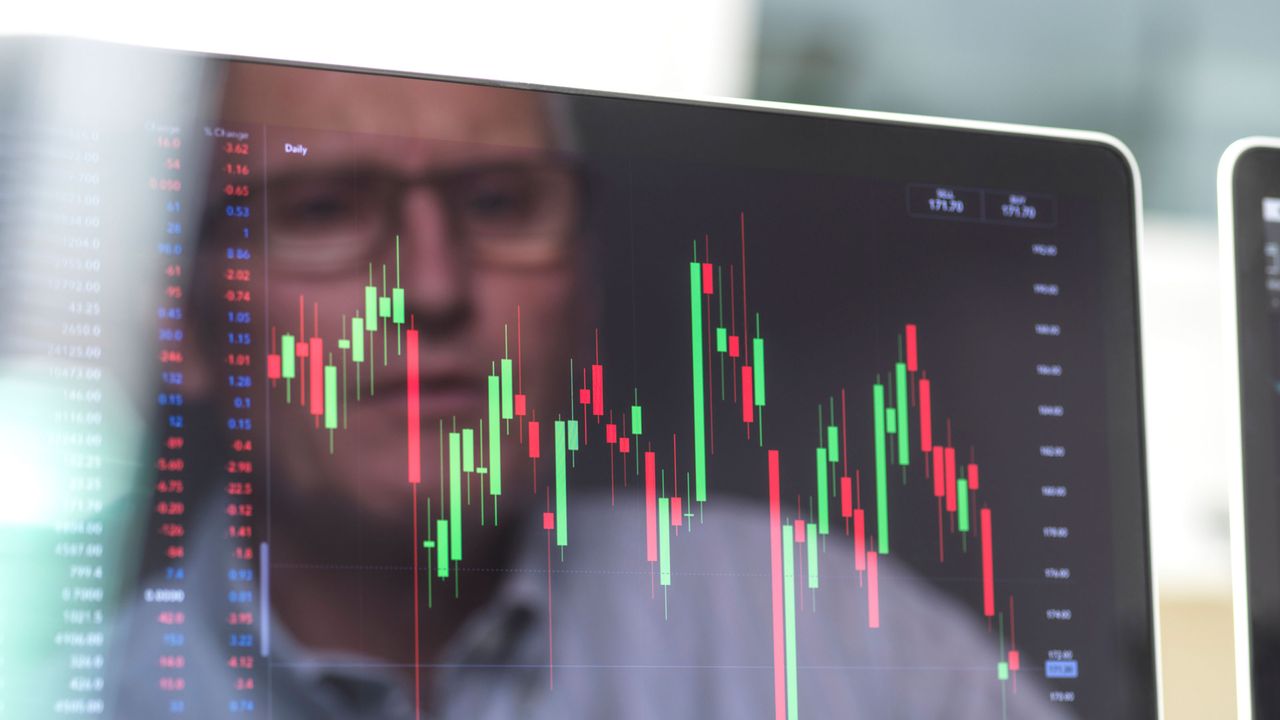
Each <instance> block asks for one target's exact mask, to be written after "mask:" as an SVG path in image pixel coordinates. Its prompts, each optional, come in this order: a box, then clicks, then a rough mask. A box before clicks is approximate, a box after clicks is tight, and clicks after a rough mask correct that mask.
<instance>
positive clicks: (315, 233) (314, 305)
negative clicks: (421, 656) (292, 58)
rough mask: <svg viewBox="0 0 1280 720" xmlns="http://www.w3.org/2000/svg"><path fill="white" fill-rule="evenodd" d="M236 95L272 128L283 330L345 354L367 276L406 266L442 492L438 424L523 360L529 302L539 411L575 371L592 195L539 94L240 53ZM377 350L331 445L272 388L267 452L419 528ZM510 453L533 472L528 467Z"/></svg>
mask: <svg viewBox="0 0 1280 720" xmlns="http://www.w3.org/2000/svg"><path fill="white" fill-rule="evenodd" d="M226 108H227V110H226V113H225V114H226V116H227V117H228V118H229V119H231V120H232V121H234V120H235V119H237V118H246V119H248V118H253V119H254V120H256V121H258V122H265V123H266V124H267V126H268V127H267V129H266V132H265V138H264V139H262V140H260V141H259V142H260V143H261V144H262V145H263V148H262V149H263V151H265V154H266V158H267V161H266V168H267V169H266V175H265V177H264V178H257V179H256V180H257V182H256V184H255V186H254V187H256V188H257V189H256V192H258V193H262V194H263V197H262V198H259V199H260V200H261V201H262V202H263V203H264V206H265V208H266V212H267V229H268V237H267V241H268V263H269V285H268V287H267V290H266V292H267V294H268V307H269V308H270V311H269V323H270V326H271V328H273V330H274V332H275V333H276V334H281V333H285V332H289V333H293V334H295V335H302V336H311V335H314V334H315V330H316V328H318V329H319V334H320V335H321V336H322V337H324V338H326V342H328V343H330V344H329V345H328V346H327V347H328V348H333V345H332V343H334V342H335V341H336V339H337V338H339V337H342V336H343V328H344V327H349V324H350V318H352V317H353V316H357V315H363V313H364V297H365V286H366V285H368V284H370V277H371V275H372V277H373V284H374V285H376V286H377V287H378V288H379V292H381V291H382V288H383V287H384V279H383V278H384V276H383V268H384V266H385V268H386V280H385V282H386V285H385V286H386V287H388V288H390V287H395V286H396V282H397V281H396V274H397V271H398V273H399V283H400V285H401V286H402V287H403V288H404V289H405V298H406V300H405V310H406V320H407V322H406V325H407V324H408V322H412V324H413V325H414V327H416V328H417V329H418V330H419V332H420V334H421V343H420V347H421V365H422V370H421V373H420V377H421V396H422V423H421V424H422V444H423V448H424V454H423V465H424V469H425V472H426V474H427V478H426V481H427V482H428V483H430V484H429V485H428V487H432V488H433V489H434V487H435V484H434V483H432V482H431V481H432V480H434V479H435V478H433V476H434V475H435V472H436V469H437V468H438V467H439V463H438V458H437V455H438V450H437V449H438V448H439V447H440V446H441V437H440V427H441V423H443V425H444V428H445V431H446V432H448V430H449V429H450V428H451V427H452V425H453V423H454V420H455V418H456V421H457V423H458V427H463V426H470V427H478V425H479V421H480V419H481V416H482V414H484V412H485V410H486V404H487V395H486V392H487V384H486V383H487V376H488V375H489V374H490V372H491V370H492V367H493V363H494V362H496V361H497V359H498V358H501V357H503V356H504V352H509V353H510V354H509V357H512V358H515V357H516V342H517V308H518V309H519V326H520V327H519V331H520V340H521V342H520V353H519V354H520V372H519V377H518V382H519V384H520V386H521V387H520V390H521V391H522V392H523V393H524V394H525V395H527V396H528V400H529V406H530V407H531V408H533V407H539V406H544V407H545V406H546V402H547V401H548V400H550V397H551V394H550V388H551V385H552V383H553V382H554V380H556V379H559V378H562V377H563V376H564V374H565V373H566V372H567V369H562V368H561V363H562V362H563V361H564V359H565V358H566V357H567V355H566V349H567V348H569V347H570V346H571V345H572V342H573V335H574V328H575V327H576V326H577V325H578V324H579V322H578V321H577V318H578V317H579V314H580V313H581V310H580V309H579V308H577V303H575V302H574V301H575V299H577V298H579V297H580V295H581V292H580V288H579V273H578V272H577V268H578V267H579V266H580V263H579V261H577V260H576V259H575V258H576V257H577V255H578V252H577V251H578V248H577V246H576V243H577V233H576V230H577V228H576V220H577V215H578V210H579V208H578V203H579V199H578V187H577V182H576V179H575V176H574V173H573V172H572V170H571V169H570V167H569V166H568V165H567V164H566V163H565V162H564V161H563V160H562V159H560V156H559V155H558V154H557V153H556V152H555V151H556V148H555V147H554V140H553V133H552V127H551V123H550V118H549V116H548V113H547V109H546V107H545V105H543V104H542V103H541V102H540V101H539V99H538V97H537V96H535V95H533V94H531V93H524V92H520V91H514V90H506V89H496V88H483V87H474V86H465V85H454V84H446V83H425V82H421V81H409V80H404V79H399V78H385V77H376V76H362V75H354V74H339V73H317V72H314V71H309V72H301V73H300V72H298V71H295V70H291V69H288V68H271V67H239V66H237V67H235V68H233V69H232V72H231V76H230V79H229V84H228V95H227V100H226ZM307 128H342V129H343V131H344V132H341V133H337V132H331V131H328V130H323V131H317V130H310V129H307ZM286 143H288V144H289V148H286V147H285V144H286ZM301 148H305V154H303V152H302V150H301ZM397 238H398V243H397ZM300 298H301V300H300ZM344 323H345V324H344ZM300 325H301V326H302V327H300ZM504 348H509V350H505V351H504ZM367 352H368V353H369V357H368V358H367V359H366V362H365V364H364V366H363V367H361V368H358V369H357V368H355V366H354V365H350V366H349V368H348V373H349V374H348V385H349V388H348V395H349V397H353V396H354V389H353V388H351V387H350V385H352V384H353V383H354V382H355V379H354V377H355V374H356V373H357V372H358V373H361V374H362V379H361V382H362V386H363V392H362V398H363V399H362V400H361V401H360V402H349V404H348V406H347V412H346V417H345V424H346V427H345V429H340V430H338V431H337V433H336V438H337V440H336V443H335V451H334V452H333V453H332V454H330V452H329V437H328V433H327V432H325V431H322V430H318V429H317V428H316V426H315V423H314V421H313V419H312V418H311V416H309V415H308V414H307V413H306V412H305V410H304V409H303V408H300V407H289V406H283V403H280V402H279V399H280V398H279V397H278V396H277V397H276V398H274V399H273V407H274V408H276V409H275V410H273V421H272V432H273V433H274V434H275V436H274V437H273V441H272V445H273V448H274V451H273V458H272V463H273V466H274V468H275V469H276V471H277V472H278V473H283V474H284V476H285V478H287V482H288V483H289V484H290V494H291V495H294V496H301V497H303V498H304V503H305V502H306V501H307V500H313V501H318V502H321V503H330V504H335V505H338V506H343V507H346V508H349V509H354V508H352V505H353V504H354V506H355V507H356V508H359V509H360V510H361V511H362V512H363V513H364V514H365V515H366V516H369V515H372V516H373V517H374V518H377V519H383V520H385V521H387V522H405V521H407V515H406V513H405V512H404V500H405V497H406V493H405V490H406V488H405V484H406V482H407V481H406V444H407V440H406V425H407V403H406V392H407V383H406V364H405V361H404V358H403V356H400V355H398V354H397V352H396V343H395V336H394V333H393V334H392V335H391V337H390V343H389V345H388V353H387V355H386V356H385V357H384V354H383V349H382V343H381V342H376V343H373V344H372V346H371V347H369V348H368V349H367ZM334 357H335V358H339V357H340V356H339V355H337V354H335V355H334ZM384 362H385V364H384ZM370 363H372V367H373V375H374V385H375V390H376V393H375V395H374V396H373V398H372V399H370V398H369V397H368V380H369V378H368V371H369V369H370V368H369V364H370ZM295 402H296V398H295ZM513 450H514V448H513ZM507 457H514V456H513V455H511V454H508V455H507ZM507 467H509V468H510V470H508V471H507V472H508V473H509V474H512V475H513V476H516V474H517V473H519V467H520V466H519V465H517V464H516V463H514V462H512V463H509V464H507ZM513 490H514V488H513ZM505 494H507V495H511V496H513V499H515V498H518V497H520V496H522V495H523V493H516V492H509V493H505ZM509 502H510V500H506V499H504V503H509Z"/></svg>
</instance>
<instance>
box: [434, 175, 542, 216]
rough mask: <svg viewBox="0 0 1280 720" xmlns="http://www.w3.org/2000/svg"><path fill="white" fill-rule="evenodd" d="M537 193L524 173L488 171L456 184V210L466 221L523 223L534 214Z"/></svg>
mask: <svg viewBox="0 0 1280 720" xmlns="http://www.w3.org/2000/svg"><path fill="white" fill-rule="evenodd" d="M537 198H538V190H537V187H536V185H535V183H534V182H533V181H532V179H531V178H530V177H529V176H528V174H527V173H524V172H520V171H518V170H508V171H499V172H489V173H484V174H481V175H476V176H473V177H470V178H467V179H465V180H463V181H461V182H459V184H458V186H457V187H455V188H454V193H453V200H454V202H455V203H456V205H455V207H456V209H457V210H458V212H460V213H461V214H462V217H463V218H464V219H465V221H466V222H468V223H471V224H482V225H484V226H507V225H517V224H519V223H523V222H526V221H527V220H528V219H529V218H530V217H531V216H532V215H533V214H534V213H535V212H536V206H537Z"/></svg>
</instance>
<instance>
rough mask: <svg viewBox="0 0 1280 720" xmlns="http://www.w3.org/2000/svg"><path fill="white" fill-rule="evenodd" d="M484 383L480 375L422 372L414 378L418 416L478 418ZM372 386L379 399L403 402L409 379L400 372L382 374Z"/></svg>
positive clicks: (466, 420) (483, 398) (406, 395)
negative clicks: (418, 405)
mask: <svg viewBox="0 0 1280 720" xmlns="http://www.w3.org/2000/svg"><path fill="white" fill-rule="evenodd" d="M484 387H485V386H484V383H483V382H482V381H481V379H480V378H476V377H472V376H469V375H464V374H462V373H424V374H422V375H421V376H419V381H418V395H419V397H420V398H421V400H420V407H421V411H422V417H424V418H431V419H433V420H435V419H449V418H454V417H456V418H458V419H459V420H460V421H463V422H469V421H471V420H472V419H479V418H480V415H481V414H482V412H483V410H484V400H485V396H484ZM374 390H375V392H374V396H375V398H376V400H377V401H379V402H397V403H404V404H406V406H407V402H408V394H409V383H408V379H407V378H406V377H404V376H399V377H392V378H386V379H385V380H383V381H381V382H379V383H377V384H376V385H375V386H374Z"/></svg>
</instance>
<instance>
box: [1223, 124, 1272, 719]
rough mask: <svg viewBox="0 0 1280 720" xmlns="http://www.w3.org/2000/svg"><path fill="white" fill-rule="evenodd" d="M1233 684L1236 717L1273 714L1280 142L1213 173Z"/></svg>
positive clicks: (1231, 155) (1263, 144)
mask: <svg viewBox="0 0 1280 720" xmlns="http://www.w3.org/2000/svg"><path fill="white" fill-rule="evenodd" d="M1218 221H1219V229H1220V243H1219V244H1220V249H1221V265H1222V287H1223V309H1224V313H1223V327H1224V330H1225V334H1224V345H1225V347H1226V351H1227V352H1226V357H1227V362H1226V368H1225V370H1226V377H1227V387H1226V388H1225V390H1224V393H1223V395H1224V397H1225V398H1226V402H1227V408H1228V412H1227V417H1226V426H1227V428H1228V439H1227V449H1228V453H1229V461H1228V464H1227V469H1228V477H1229V480H1230V486H1231V498H1230V509H1231V549H1232V579H1233V584H1234V600H1235V627H1236V679H1237V695H1238V697H1239V698H1240V700H1239V705H1240V716H1241V717H1253V716H1254V715H1256V716H1258V717H1271V716H1273V715H1275V714H1276V713H1277V712H1280V691H1278V690H1277V687H1276V682H1275V680H1276V679H1277V678H1280V674H1278V673H1280V571H1277V569H1276V566H1275V558H1276V553H1277V552H1280V532H1278V531H1277V529H1276V523H1275V517H1276V513H1277V511H1278V510H1280V471H1278V468H1280V465H1278V464H1277V460H1280V458H1278V457H1277V455H1276V448H1277V443H1276V437H1277V432H1278V431H1277V428H1278V427H1280V426H1278V425H1277V421H1278V420H1280V415H1277V411H1280V384H1278V383H1280V364H1277V362H1278V361H1280V333H1278V332H1277V331H1278V330H1280V140H1277V139H1268V138H1248V139H1244V140H1240V141H1238V142H1236V143H1234V144H1232V145H1231V147H1230V148H1229V149H1228V150H1227V151H1226V153H1224V154H1223V156H1222V161H1221V163H1220V164H1219V166H1218Z"/></svg>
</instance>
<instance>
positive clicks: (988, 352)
mask: <svg viewBox="0 0 1280 720" xmlns="http://www.w3.org/2000/svg"><path fill="white" fill-rule="evenodd" d="M6 52H7V53H9V55H10V59H12V62H9V61H6V62H4V63H2V64H0V67H3V68H5V77H4V78H3V80H2V83H3V84H0V87H3V88H5V92H6V93H7V94H8V95H9V97H11V98H14V102H12V103H5V105H6V106H7V107H9V108H12V109H11V110H10V111H9V112H8V113H7V116H6V118H5V127H6V134H5V135H4V136H3V137H4V143H5V145H6V146H7V148H8V152H9V153H10V156H11V157H14V158H18V159H19V160H20V162H18V163H16V164H15V165H14V168H16V169H15V170H14V171H13V172H11V173H10V174H9V175H8V176H6V177H5V178H4V185H3V187H2V189H3V193H0V197H4V198H5V199H6V204H5V205H4V206H3V207H4V210H3V212H4V224H3V225H0V228H3V230H2V231H3V233H4V238H3V242H2V243H0V257H3V258H4V262H3V263H0V268H2V269H0V272H3V273H4V280H3V282H0V288H3V289H2V290H0V296H3V297H4V299H5V301H6V302H7V312H6V313H4V316H3V317H4V326H3V327H4V330H3V332H0V338H3V339H2V340H0V348H3V350H4V353H3V363H4V364H3V375H0V378H2V383H0V408H3V410H2V411H0V412H2V413H3V418H4V421H5V430H4V433H3V434H0V438H3V440H4V441H5V442H6V445H5V446H6V448H7V449H6V451H5V457H6V460H5V462H6V463H7V464H8V467H10V468H17V471H15V473H14V474H13V475H12V476H11V477H12V478H13V479H12V480H10V481H9V482H8V483H6V485H7V486H8V489H7V491H6V499H5V502H4V503H3V504H4V505H5V507H4V508H2V509H0V519H3V525H2V526H0V533H3V536H2V537H3V542H0V547H2V548H4V550H3V551H2V552H4V553H5V560H4V565H3V567H4V568H5V575H6V577H5V578H4V582H3V583H2V584H3V587H4V588H5V594H6V607H8V608H15V610H14V611H9V610H6V612H4V613H3V614H2V617H3V619H2V620H0V623H4V624H5V634H4V638H5V642H4V644H3V645H0V654H2V655H3V663H0V677H2V678H3V683H0V687H3V688H5V690H4V691H3V692H5V695H6V697H5V699H4V702H5V704H6V706H7V707H8V708H10V709H12V711H13V712H14V713H16V714H17V715H22V716H24V717H36V716H43V715H45V714H48V713H51V712H68V713H70V712H76V713H79V712H84V713H95V714H98V715H102V716H106V717H121V718H123V717H132V718H136V717H163V716H168V715H174V716H186V717H215V716H216V717H226V716H236V717H245V718H250V717H260V718H294V717H308V718H328V717H334V718H337V717H397V718H415V719H416V718H422V717H449V718H452V717H469V718H470V717H513V718H514V717H518V718H538V717H553V716H558V717H614V718H619V719H624V718H651V717H688V718H695V717H696V718H707V717H723V718H743V717H769V718H777V719H778V720H797V718H813V717H824V716H833V715H839V716H866V717H880V716H897V717H936V716H943V715H946V716H953V717H1006V718H1011V719H1012V718H1071V717H1081V718H1083V717H1088V718H1104V717H1115V718H1137V717H1153V716H1155V714H1156V680H1155V677H1156V675H1155V653H1154V639H1153V638H1154V630H1153V620H1152V615H1153V610H1152V593H1151V575H1152V569H1151V564H1150V560H1149V556H1148V533H1147V516H1146V512H1145V507H1146V500H1145V490H1144V462H1143V449H1142V448H1143V445H1142V412H1141V407H1142V405H1141V399H1142V394H1141V385H1140V363H1139V334H1138V312H1137V300H1136V298H1137V271H1138V262H1137V252H1136V247H1137V236H1138V227H1139V225H1138V221H1137V217H1138V213H1139V206H1140V202H1139V192H1138V176H1137V172H1136V169H1135V167H1134V164H1133V162H1132V158H1131V156H1130V155H1129V153H1128V151H1127V150H1125V149H1124V147H1123V146H1121V145H1120V144H1119V143H1118V142H1116V141H1115V140H1113V139H1111V138H1108V137H1106V136H1103V135H1098V134H1091V133H1080V132H1068V131H1060V130H1047V129H1035V128H1025V127H1016V126H1006V125H995V124H986V123H971V122H961V121H950V120H937V119H931V118H923V117H910V116H898V115H884V114H874V113H856V112H846V111H838V110H828V109H819V108H804V107H796V106H790V105H773V104H764V103H750V102H738V101H723V102H707V101H691V100H672V99H661V98H648V97H636V96H626V95H614V94H607V93H595V92H580V91H574V90H563V89H553V88H540V87H527V86H514V85H508V84H502V83H496V82H489V81H477V80H462V79H452V78H435V77H424V76H410V75H403V74H398V73H389V72H374V71H368V70H355V69H349V68H335V67H322V66H305V65H296V64H285V63H272V62H264V61H256V60H249V59H239V58H215V57H204V56H198V55H184V54H174V53H163V52H158V51H141V50H132V49H128V48H118V47H106V46H93V45H83V44H75V43H73V44H69V45H68V44H60V43H56V42H48V41H41V42H31V43H12V44H11V45H10V46H9V47H8V48H7V49H6ZM584 61H585V59H584Z"/></svg>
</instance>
